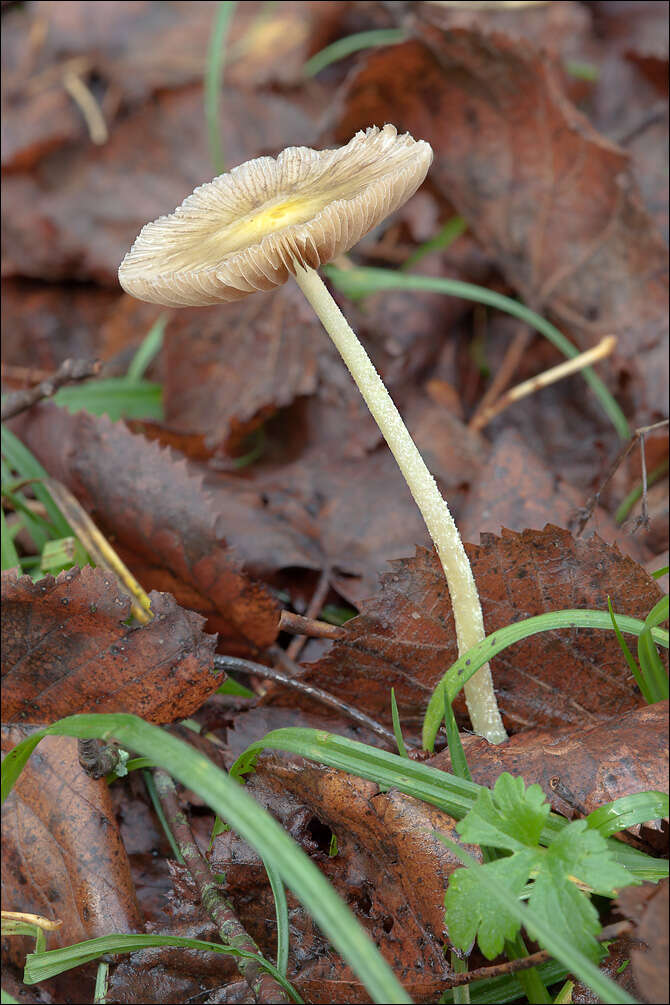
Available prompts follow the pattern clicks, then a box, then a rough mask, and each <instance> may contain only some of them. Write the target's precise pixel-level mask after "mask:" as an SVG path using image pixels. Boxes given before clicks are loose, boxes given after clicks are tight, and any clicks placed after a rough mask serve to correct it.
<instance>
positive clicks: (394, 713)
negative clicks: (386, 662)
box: [391, 688, 409, 760]
mask: <svg viewBox="0 0 670 1005" xmlns="http://www.w3.org/2000/svg"><path fill="white" fill-rule="evenodd" d="M391 718H392V719H393V735H394V736H395V742H396V746H397V748H398V753H399V754H400V756H401V757H406V758H407V759H408V760H409V754H408V753H407V747H406V746H405V741H404V740H403V738H402V729H401V727H400V716H399V715H398V705H397V703H396V700H395V689H394V688H391Z"/></svg>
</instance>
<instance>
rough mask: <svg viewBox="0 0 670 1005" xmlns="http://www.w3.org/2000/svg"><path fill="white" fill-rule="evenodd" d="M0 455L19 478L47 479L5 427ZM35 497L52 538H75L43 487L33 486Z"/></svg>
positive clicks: (30, 455) (33, 459) (31, 457)
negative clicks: (50, 529)
mask: <svg viewBox="0 0 670 1005" xmlns="http://www.w3.org/2000/svg"><path fill="white" fill-rule="evenodd" d="M2 453H3V455H4V457H5V459H6V461H7V463H8V464H9V465H10V467H12V468H13V469H14V471H16V472H17V474H18V475H19V476H20V477H21V478H38V479H41V478H47V477H48V475H47V473H46V471H45V470H44V468H43V467H42V465H41V464H40V462H39V461H38V460H37V458H36V457H34V456H33V455H32V454H31V452H30V451H29V450H28V448H27V447H25V446H24V445H23V443H21V440H19V439H18V437H16V436H15V435H14V433H13V432H12V431H11V429H8V428H7V427H6V426H2ZM33 491H34V493H35V497H36V498H37V499H39V501H40V502H41V503H43V505H44V507H45V509H46V511H47V513H48V515H49V519H50V521H51V523H52V525H53V530H54V534H53V536H54V537H75V536H76V535H75V534H74V532H73V530H72V528H71V527H70V525H69V523H68V522H67V520H66V519H65V517H64V516H63V514H62V513H61V511H60V510H59V508H58V506H56V503H55V502H54V501H53V499H52V498H51V495H50V494H49V492H48V490H47V489H46V488H45V487H44V485H40V484H39V483H38V484H35V486H34V488H33Z"/></svg>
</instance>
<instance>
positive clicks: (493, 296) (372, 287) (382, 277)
mask: <svg viewBox="0 0 670 1005" xmlns="http://www.w3.org/2000/svg"><path fill="white" fill-rule="evenodd" d="M323 271H324V273H325V274H326V275H327V276H328V278H329V279H330V280H331V281H332V282H333V283H334V284H335V286H336V287H337V289H338V290H340V291H341V292H342V293H344V294H345V296H348V297H351V298H352V299H356V298H359V297H362V296H367V295H368V294H369V293H378V292H379V291H380V290H424V291H426V292H428V293H446V294H447V295H448V296H452V297H461V298H462V299H463V300H472V301H474V302H475V303H479V304H487V305H488V306H489V307H495V308H497V309H498V310H500V311H503V312H504V313H506V314H511V315H513V316H514V317H516V318H519V319H520V320H521V321H524V322H525V323H526V324H527V325H529V326H530V327H531V328H534V329H535V331H537V332H539V333H540V334H541V335H544V337H545V338H546V339H548V340H549V341H550V342H551V343H552V345H554V346H555V347H556V348H557V349H558V350H559V351H560V352H562V353H563V355H564V356H567V357H568V359H571V358H572V357H573V356H578V355H579V349H577V347H576V346H574V345H573V344H572V342H570V340H569V339H567V338H566V337H565V335H564V334H563V333H562V332H560V331H559V330H558V328H556V327H555V326H554V325H552V324H551V323H550V322H549V321H547V320H546V319H545V318H543V317H541V315H539V314H536V313H535V311H532V310H530V308H529V307H526V306H525V304H522V303H519V301H518V300H512V299H511V297H506V296H504V295H503V294H502V293H495V292H494V291H493V290H487V289H485V288H484V287H483V286H475V285H474V284H473V283H463V282H461V281H460V280H456V279H443V278H439V277H438V278H433V277H432V276H419V275H414V274H412V275H405V274H403V273H401V272H395V271H393V270H392V269H373V268H356V269H347V270H344V269H338V268H337V267H336V266H334V265H328V266H325V267H324V269H323ZM581 373H582V376H583V378H584V380H585V381H586V383H587V384H588V385H589V387H590V388H591V390H592V391H593V393H594V394H595V395H596V397H597V398H598V401H599V402H600V405H601V407H602V408H603V410H604V412H605V414H606V415H607V417H608V418H609V419H610V421H611V422H612V424H613V426H614V428H615V429H616V431H617V433H618V434H619V436H620V438H621V439H622V440H629V439H630V435H631V433H630V427H629V425H628V422H627V420H626V417H625V415H624V414H623V412H622V411H621V409H620V407H619V405H618V404H617V402H616V401H615V400H614V398H613V397H612V395H611V393H610V391H609V390H608V388H607V387H606V386H605V384H604V383H603V381H602V380H601V379H600V377H598V375H597V374H596V373H595V372H594V371H593V369H592V368H591V367H586V368H585V369H584V370H582V371H581Z"/></svg>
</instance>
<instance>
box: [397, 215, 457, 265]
mask: <svg viewBox="0 0 670 1005" xmlns="http://www.w3.org/2000/svg"><path fill="white" fill-rule="evenodd" d="M467 229H468V225H467V222H466V221H465V220H464V219H463V217H462V216H452V217H451V218H450V219H449V220H447V222H446V223H444V224H443V225H442V226H441V227H440V229H439V230H438V232H437V234H436V235H435V237H431V238H430V240H429V241H424V243H423V244H420V245H419V247H418V248H417V249H416V251H413V252H412V254H411V255H410V256H409V258H407V259H406V260H405V261H404V262H403V264H402V266H401V269H402V271H403V272H406V271H407V269H411V268H412V266H414V265H416V263H417V262H420V261H421V259H422V258H425V256H426V255H429V254H430V252H431V251H444V250H445V248H448V247H449V245H450V244H453V243H454V241H455V240H456V239H457V238H459V237H460V236H461V234H464V233H465V231H466V230H467Z"/></svg>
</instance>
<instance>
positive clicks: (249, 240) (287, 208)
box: [217, 196, 328, 254]
mask: <svg viewBox="0 0 670 1005" xmlns="http://www.w3.org/2000/svg"><path fill="white" fill-rule="evenodd" d="M327 203H328V199H327V198H324V197H323V196H322V197H321V198H314V197H313V196H312V197H310V196H305V197H304V198H298V199H282V200H281V201H280V202H276V203H275V204H274V205H272V204H270V205H268V206H264V207H262V208H260V209H257V210H254V211H253V212H252V213H248V214H247V215H246V216H242V217H240V218H239V219H238V220H235V221H234V222H233V223H229V224H228V225H227V226H226V227H224V228H222V229H221V230H220V231H219V232H218V235H217V238H218V241H219V242H220V243H219V249H220V250H223V251H224V252H225V253H226V254H229V253H230V252H231V251H238V250H239V249H240V248H243V247H245V246H246V245H248V244H255V243H256V242H257V241H260V240H262V239H263V238H264V237H265V236H266V235H267V234H274V233H275V231H277V230H281V229H282V227H290V226H291V225H292V224H296V223H306V222H307V220H310V219H311V218H312V217H313V216H315V215H316V214H317V213H318V212H319V211H320V210H322V209H323V207H324V206H325V205H327Z"/></svg>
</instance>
